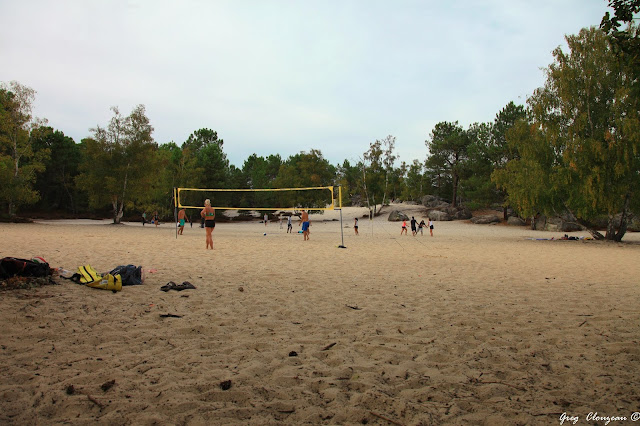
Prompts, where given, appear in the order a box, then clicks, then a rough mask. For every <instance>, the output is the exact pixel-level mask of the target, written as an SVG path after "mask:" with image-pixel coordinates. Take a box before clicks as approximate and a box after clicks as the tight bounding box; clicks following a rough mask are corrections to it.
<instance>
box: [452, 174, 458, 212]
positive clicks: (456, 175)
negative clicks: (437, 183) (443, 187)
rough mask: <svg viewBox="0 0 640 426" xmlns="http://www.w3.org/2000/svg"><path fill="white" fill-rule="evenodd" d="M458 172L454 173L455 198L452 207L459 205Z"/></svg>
mask: <svg viewBox="0 0 640 426" xmlns="http://www.w3.org/2000/svg"><path fill="white" fill-rule="evenodd" d="M458 179H459V178H458V174H457V173H454V174H453V198H452V200H451V207H454V208H455V207H458V201H457V199H458Z"/></svg>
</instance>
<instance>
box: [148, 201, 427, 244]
mask: <svg viewBox="0 0 640 426" xmlns="http://www.w3.org/2000/svg"><path fill="white" fill-rule="evenodd" d="M200 217H201V218H202V220H203V227H204V228H205V231H206V249H207V250H209V249H211V250H213V236H212V233H213V230H214V229H215V227H216V210H215V208H213V207H211V200H210V199H206V200H204V208H203V209H202V210H201V211H200ZM427 221H428V223H425V221H424V219H422V220H421V221H420V223H418V221H417V220H416V218H415V217H414V216H411V233H412V234H413V236H414V237H415V236H416V235H418V232H420V235H424V231H423V230H424V228H426V227H427V226H428V227H429V234H430V235H431V236H432V237H433V221H432V220H431V218H427ZM153 222H154V223H155V225H156V226H158V223H159V217H158V212H157V211H156V212H154V214H153ZM186 222H191V221H190V220H189V217H188V216H187V211H186V209H182V210H180V211H179V212H178V235H182V234H183V233H184V226H185V224H186ZM145 223H148V221H147V213H146V212H144V213H142V225H144V224H145ZM268 223H269V216H268V215H267V214H265V215H264V226H267V225H268ZM310 225H311V221H310V220H309V212H308V211H305V210H302V213H301V215H300V222H299V224H298V226H302V237H303V241H308V240H309V233H310V229H309V227H310ZM191 226H192V227H193V222H191ZM281 228H282V226H281ZM353 230H354V232H355V234H356V235H360V234H359V233H358V218H357V217H356V218H355V220H354V224H353ZM292 232H293V226H292V224H291V216H287V234H289V233H292ZM402 234H404V235H408V233H407V221H406V220H404V221H402V230H401V231H400V235H402Z"/></svg>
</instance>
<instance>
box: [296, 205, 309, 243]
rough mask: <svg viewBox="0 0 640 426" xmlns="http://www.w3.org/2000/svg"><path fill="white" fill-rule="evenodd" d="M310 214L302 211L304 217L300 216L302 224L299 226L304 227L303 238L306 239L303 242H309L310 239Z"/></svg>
mask: <svg viewBox="0 0 640 426" xmlns="http://www.w3.org/2000/svg"><path fill="white" fill-rule="evenodd" d="M309 222H310V221H309V213H308V212H306V211H304V210H302V215H301V216H300V223H299V224H298V226H300V225H302V236H303V237H304V239H303V241H307V240H308V239H309V225H310V223H309Z"/></svg>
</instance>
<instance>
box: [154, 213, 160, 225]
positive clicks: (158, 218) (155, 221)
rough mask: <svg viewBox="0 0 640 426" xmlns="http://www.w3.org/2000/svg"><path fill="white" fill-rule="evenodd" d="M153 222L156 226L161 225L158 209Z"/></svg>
mask: <svg viewBox="0 0 640 426" xmlns="http://www.w3.org/2000/svg"><path fill="white" fill-rule="evenodd" d="M153 223H155V224H156V228H157V227H158V225H160V216H158V210H156V211H155V212H153Z"/></svg>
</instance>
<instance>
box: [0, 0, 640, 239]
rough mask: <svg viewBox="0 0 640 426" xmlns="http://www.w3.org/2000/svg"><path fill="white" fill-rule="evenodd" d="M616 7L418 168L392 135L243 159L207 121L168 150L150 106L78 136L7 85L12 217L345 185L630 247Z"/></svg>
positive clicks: (245, 201) (624, 35)
mask: <svg viewBox="0 0 640 426" xmlns="http://www.w3.org/2000/svg"><path fill="white" fill-rule="evenodd" d="M611 3H612V4H611V5H612V6H613V7H614V9H615V10H616V15H615V16H614V17H610V16H609V14H608V13H607V15H605V18H604V19H603V21H602V23H601V27H600V28H595V27H592V28H585V29H583V30H581V31H580V33H579V34H577V35H570V36H567V37H566V41H567V45H568V50H567V51H566V52H565V51H563V50H562V49H561V48H560V47H559V48H557V49H556V50H555V51H554V52H553V56H554V60H553V62H552V63H551V64H550V65H549V66H548V67H547V68H546V70H545V71H546V80H545V83H544V86H543V87H540V88H539V89H537V90H536V91H535V92H534V93H533V94H532V95H531V96H530V97H529V98H528V99H527V104H526V105H517V104H515V103H514V102H509V103H508V104H507V105H505V107H504V108H503V109H502V110H500V111H499V112H498V113H497V114H496V116H495V119H494V120H493V121H491V122H487V123H473V124H471V125H469V126H467V127H464V126H463V125H461V124H460V123H459V122H458V121H455V120H454V121H443V122H440V123H437V124H436V125H435V126H434V128H433V129H432V130H431V131H430V132H429V134H428V135H427V138H426V140H425V147H426V148H427V150H428V155H427V156H426V159H414V160H413V161H411V162H405V161H400V159H399V157H398V155H397V153H396V150H395V144H396V138H395V137H394V136H392V135H388V136H386V137H385V138H382V139H380V140H376V141H373V142H371V143H369V147H368V149H366V150H364V152H362V154H361V155H359V156H358V160H357V161H351V162H350V161H349V160H344V161H343V162H342V163H341V164H337V165H332V164H330V162H329V161H327V160H326V159H325V158H324V157H323V154H322V152H321V151H320V150H317V149H311V150H310V151H309V152H304V151H303V152H300V153H298V154H295V155H291V156H289V157H288V158H286V159H283V158H282V157H281V156H280V155H279V154H272V155H269V156H266V157H263V156H258V155H256V154H253V155H251V156H249V157H248V158H247V159H246V160H245V161H244V163H243V164H242V167H236V166H235V165H232V164H230V163H229V160H228V159H227V156H226V154H225V152H224V141H223V140H222V139H221V138H219V136H218V133H217V132H216V131H214V130H211V129H208V128H201V129H197V130H195V131H194V132H193V133H191V134H190V135H189V136H188V137H187V138H186V140H185V141H184V142H182V143H180V144H178V143H175V142H173V141H172V142H167V143H162V144H158V143H157V142H156V141H155V140H154V139H153V136H152V135H153V127H152V125H151V123H150V120H149V118H148V117H147V115H146V111H145V107H144V105H138V106H136V107H135V108H133V110H132V111H131V112H130V113H129V114H128V115H123V114H122V113H121V112H120V111H119V109H118V108H115V107H114V108H112V117H111V119H110V121H109V122H108V123H106V124H105V125H104V126H100V125H98V126H96V127H95V128H92V129H89V132H90V136H89V137H87V138H85V139H82V140H81V141H80V142H79V143H76V142H75V141H74V140H73V139H71V138H70V137H68V136H65V135H64V133H63V132H62V131H60V130H57V129H53V128H52V127H50V126H48V125H47V124H48V123H47V122H46V120H43V119H38V118H35V117H33V114H32V106H33V102H34V99H35V91H34V90H33V89H31V88H29V87H26V86H24V85H22V84H20V83H18V82H15V81H13V82H10V83H8V84H7V83H4V84H2V85H1V86H0V208H2V213H1V214H2V215H3V216H5V217H9V218H11V217H15V216H16V215H17V214H18V212H19V209H22V210H25V211H31V212H37V211H42V210H47V211H51V210H53V211H58V212H63V213H65V214H68V215H73V216H75V217H77V216H82V215H97V216H100V215H103V216H104V215H109V216H110V217H113V220H114V222H115V223H118V222H120V220H122V218H123V217H132V216H139V214H140V212H141V211H154V210H158V211H159V212H160V213H161V214H163V215H164V216H166V217H170V216H172V208H173V199H172V196H173V188H174V187H191V188H227V189H240V188H249V189H252V188H296V187H314V186H328V185H341V186H342V194H343V199H342V204H343V205H353V204H357V205H365V206H368V207H369V208H370V209H371V210H372V212H373V213H375V212H377V210H378V209H379V206H382V205H385V204H388V203H389V201H390V200H403V201H420V200H421V199H422V197H424V196H425V195H436V196H438V197H440V198H442V199H444V200H446V201H448V202H450V203H451V204H452V205H453V206H457V205H461V204H462V205H464V206H466V207H468V208H470V209H475V208H482V207H487V206H502V207H503V208H504V212H505V217H506V214H507V208H509V209H510V210H513V211H515V212H516V214H518V215H519V216H521V217H523V218H531V217H535V216H536V215H539V214H544V215H549V216H550V215H563V214H569V215H571V217H572V218H573V219H574V220H575V221H577V222H579V223H582V224H583V225H584V226H585V227H587V229H589V230H590V231H591V232H592V234H593V235H594V236H595V237H596V238H606V239H612V240H618V241H619V240H621V239H622V237H623V236H624V234H625V232H626V226H627V223H628V220H629V219H630V217H631V216H632V215H633V212H636V213H638V212H640V201H639V200H640V197H639V196H638V191H639V190H640V117H639V114H640V104H639V103H638V99H639V96H638V95H639V86H638V84H639V82H640V79H639V77H640V75H639V70H640V67H639V66H638V65H639V63H638V60H639V59H638V58H640V49H639V48H638V46H639V44H638V42H637V40H638V30H637V27H636V26H634V25H633V24H629V25H627V26H626V27H625V28H621V26H622V25H623V24H625V23H629V22H631V21H632V17H633V14H634V13H637V12H638V10H639V9H640V4H639V3H640V0H638V1H636V0H633V1H620V0H616V1H615V2H613V1H612V2H611ZM614 3H615V4H614ZM625 8H626V9H625ZM629 10H630V11H631V12H630V13H631V14H630V15H629V13H627V12H628V11H629ZM618 12H619V13H618ZM238 194H240V195H238ZM261 197H265V195H264V194H262V193H253V192H244V193H235V195H234V198H233V200H229V202H230V203H234V204H232V205H233V206H237V207H252V206H260V205H261V202H263V201H264V200H263V199H261ZM288 201H289V202H292V203H293V202H296V203H299V202H300V200H288ZM316 201H317V200H315V201H314V200H311V199H309V200H305V201H304V203H306V205H308V206H311V205H314V204H313V203H314V202H316ZM598 218H606V222H607V226H606V232H605V234H604V235H602V234H601V233H600V232H599V231H597V230H595V229H594V227H593V225H592V224H593V223H594V220H596V219H598Z"/></svg>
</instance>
